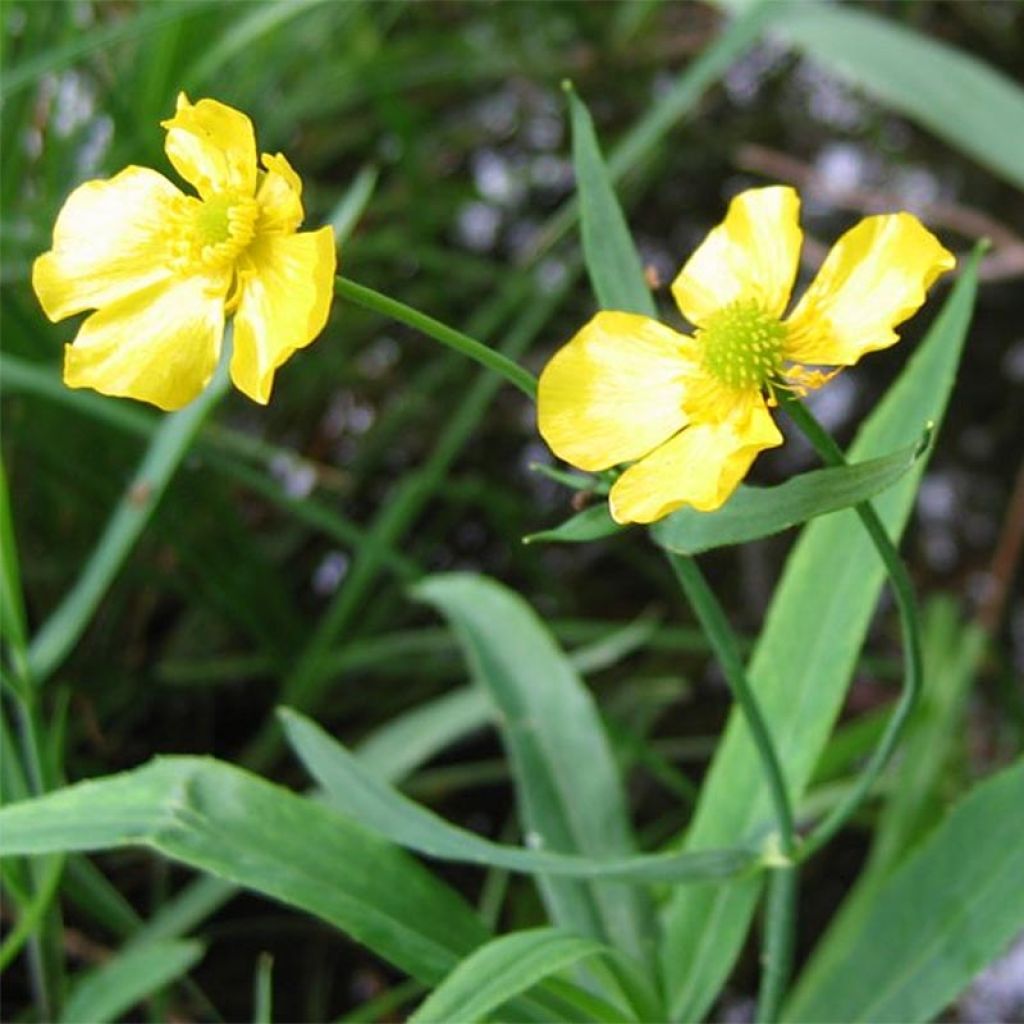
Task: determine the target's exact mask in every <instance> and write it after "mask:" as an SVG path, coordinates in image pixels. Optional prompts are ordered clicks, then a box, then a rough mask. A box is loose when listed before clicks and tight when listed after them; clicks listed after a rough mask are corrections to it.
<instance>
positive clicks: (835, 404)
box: [806, 373, 860, 433]
mask: <svg viewBox="0 0 1024 1024" xmlns="http://www.w3.org/2000/svg"><path fill="white" fill-rule="evenodd" d="M859 390H860V388H859V386H858V385H857V381H856V380H855V378H854V377H853V376H852V375H851V374H848V373H841V374H840V375H839V376H838V377H834V378H833V379H832V380H830V381H829V382H828V384H827V385H826V386H825V387H823V388H821V389H820V390H818V391H812V392H811V393H810V394H809V395H808V396H807V398H806V402H807V406H808V408H809V409H810V410H811V412H813V413H814V415H815V416H816V417H817V418H818V419H819V420H821V422H822V424H823V425H824V426H825V428H826V429H827V430H828V431H829V433H835V432H836V431H837V430H839V428H840V427H842V426H843V425H844V424H845V423H847V422H848V420H849V419H850V417H851V416H852V415H853V410H854V408H855V406H856V405H857V394H858V392H859Z"/></svg>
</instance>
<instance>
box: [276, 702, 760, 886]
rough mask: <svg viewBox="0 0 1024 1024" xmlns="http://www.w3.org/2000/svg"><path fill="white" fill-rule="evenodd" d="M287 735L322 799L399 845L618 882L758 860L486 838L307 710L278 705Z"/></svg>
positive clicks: (713, 874)
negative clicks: (581, 852)
mask: <svg viewBox="0 0 1024 1024" xmlns="http://www.w3.org/2000/svg"><path fill="white" fill-rule="evenodd" d="M279 714H280V716H281V720H282V722H283V724H284V729H285V733H286V735H287V737H288V741H289V743H290V744H291V745H292V748H293V749H294V750H295V752H296V754H298V755H299V757H300V758H301V760H302V763H303V764H304V765H305V766H306V768H307V769H308V770H309V773H310V774H311V775H312V776H313V777H314V778H315V779H316V781H317V782H318V783H319V784H320V785H321V786H322V787H323V789H324V791H325V793H326V795H327V798H328V800H329V801H330V803H332V804H333V805H334V806H336V807H337V808H338V809H339V810H340V811H341V812H342V813H344V814H345V815H347V816H348V817H351V818H353V819H355V820H356V821H358V822H359V823H360V824H362V825H365V826H366V827H367V828H371V829H373V830H374V831H375V832H379V833H380V834H381V835H382V836H384V837H385V838H387V839H390V840H391V841H392V842H394V843H397V844H398V845H400V846H405V847H408V848H409V849H412V850H416V851H418V852H419V853H423V854H426V855H427V856H428V857H438V858H440V859H442V860H454V861H461V862H463V863H469V864H482V865H486V866H489V867H500V868H507V869H509V870H511V871H521V872H526V873H529V874H550V875H563V876H566V877H572V878H606V879H615V880H616V881H620V882H634V883H635V882H654V881H661V882H690V881H707V880H709V879H715V878H726V877H729V876H732V875H735V874H738V873H739V872H741V871H744V870H747V869H749V868H750V867H751V866H752V865H753V864H754V863H755V862H756V860H757V857H756V855H755V854H754V853H753V852H752V851H749V850H721V851H719V850H707V851H703V852H700V853H688V854H680V853H678V852H672V853H664V854H653V855H648V856H634V857H627V858H622V857H620V858H614V859H613V858H601V859H597V858H590V857H578V856H573V855H572V854H559V853H549V852H545V851H542V850H526V849H523V848H521V847H516V846H506V845H502V844H501V843H496V842H492V841H491V840H489V839H485V838H483V837H482V836H479V835H477V834H476V833H474V832H470V831H468V830H466V829H462V828H458V827H457V826H455V825H451V824H449V823H448V822H446V821H444V819H442V818H439V817H438V816H437V815H436V814H434V813H433V812H432V811H429V810H428V809H427V808H425V807H421V806H420V805H419V804H417V803H414V802H413V801H412V800H410V799H408V798H407V797H405V796H403V795H402V794H401V793H399V792H398V790H396V789H393V788H391V787H390V786H388V785H387V784H386V783H385V782H383V781H382V780H381V779H379V778H377V777H375V776H374V775H373V774H372V773H371V772H369V771H367V769H366V768H365V767H363V765H362V764H361V763H360V759H359V758H357V757H355V756H354V755H353V754H351V753H349V751H347V750H346V749H345V748H344V747H343V746H342V745H341V744H340V743H338V742H337V740H334V739H332V738H331V737H330V736H328V735H327V733H325V732H324V731H323V729H321V728H320V727H319V726H318V725H316V724H315V723H314V722H311V721H310V720H309V719H308V718H304V717H303V716H302V715H299V714H296V712H294V711H291V710H289V709H287V708H282V709H281V710H280V711H279Z"/></svg>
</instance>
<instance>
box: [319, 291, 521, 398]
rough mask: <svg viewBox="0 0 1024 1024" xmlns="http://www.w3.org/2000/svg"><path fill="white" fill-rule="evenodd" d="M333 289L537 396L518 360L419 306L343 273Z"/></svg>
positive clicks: (343, 296)
mask: <svg viewBox="0 0 1024 1024" xmlns="http://www.w3.org/2000/svg"><path fill="white" fill-rule="evenodd" d="M334 291H335V293H336V294H338V295H340V296H341V297H342V298H345V299H351V300H352V301H353V302H355V303H357V304H358V305H360V306H362V307H363V308H364V309H370V310H373V312H375V313H380V314H382V315H383V316H386V317H389V318H390V319H392V320H397V321H398V322H399V323H403V324H406V325H407V326H409V327H412V328H413V329H414V330H417V331H420V332H421V333H422V334H426V335H427V336H428V337H431V338H433V339H434V340H435V341H439V342H441V344H442V345H447V346H448V347H449V348H451V349H454V350H455V351H456V352H458V353H460V354H461V355H464V356H468V357H469V358H470V359H472V360H474V361H475V362H477V363H479V364H480V365H481V366H485V367H486V368H487V369H488V370H493V371H494V372H495V373H498V374H500V375H501V376H502V377H504V378H505V380H507V381H508V382H509V383H510V384H512V385H514V386H515V387H517V388H519V390H520V391H522V392H523V394H524V395H526V396H527V397H528V398H536V396H537V381H536V380H535V379H534V377H533V374H531V373H530V372H529V370H525V369H523V367H521V366H520V365H519V364H518V363H516V362H513V361H512V360H511V359H509V358H508V356H504V355H502V354H501V353H500V352H497V351H495V350H494V349H493V348H489V347H488V346H487V345H484V344H483V343H482V342H479V341H476V340H475V339H474V338H471V337H470V336H469V335H468V334H463V333H462V332H461V331H456V330H455V329H454V328H452V327H448V326H447V325H446V324H443V323H441V321H440V320H435V319H434V318H433V317H432V316H427V314H426V313H421V312H420V311H419V310H417V309H413V308H412V306H407V305H406V304H405V303H404V302H399V301H398V300H397V299H392V298H390V297H389V296H387V295H382V294H381V293H380V292H377V291H374V290H373V289H372V288H367V287H366V286H365V285H362V284H356V282H355V281H349V280H348V279H347V278H344V277H337V278H335V280H334Z"/></svg>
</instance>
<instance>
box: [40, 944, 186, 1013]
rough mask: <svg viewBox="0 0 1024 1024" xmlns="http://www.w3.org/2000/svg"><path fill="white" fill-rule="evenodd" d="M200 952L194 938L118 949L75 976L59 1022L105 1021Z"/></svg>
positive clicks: (154, 988) (161, 983)
mask: <svg viewBox="0 0 1024 1024" xmlns="http://www.w3.org/2000/svg"><path fill="white" fill-rule="evenodd" d="M202 956H203V946H202V944H201V943H198V942H156V943H153V944H152V945H149V946H146V947H144V948H139V949H134V950H129V951H128V952H124V953H118V954H117V955H116V956H114V957H113V958H112V959H111V960H108V961H107V962H106V963H104V964H102V965H101V966H99V967H96V968H94V969H93V970H91V971H89V972H88V973H87V974H85V975H84V976H83V977H81V978H79V979H78V980H77V981H76V982H75V983H74V984H73V985H72V988H71V991H70V993H69V995H68V1001H67V1004H66V1005H65V1007H64V1012H63V1014H61V1018H60V1019H61V1024H105V1022H106V1021H113V1020H117V1019H118V1018H119V1017H121V1016H122V1015H123V1014H124V1013H125V1011H126V1010H130V1009H131V1008H132V1007H133V1006H134V1005H135V1004H136V1003H138V1002H140V1001H141V1000H143V999H145V998H146V997H147V996H148V995H150V994H151V993H153V992H156V991H158V990H159V989H161V988H163V987H164V986H165V985H167V984H169V983H170V982H172V981H174V980H175V979H176V978H179V977H181V975H183V974H184V973H185V972H186V971H188V970H190V969H191V968H192V967H193V966H194V965H195V964H197V963H198V962H199V961H200V960H201V959H202Z"/></svg>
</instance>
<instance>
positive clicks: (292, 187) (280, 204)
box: [256, 153, 304, 235]
mask: <svg viewBox="0 0 1024 1024" xmlns="http://www.w3.org/2000/svg"><path fill="white" fill-rule="evenodd" d="M263 166H264V167H265V168H266V169H267V171H266V174H264V175H263V176H262V180H261V181H260V187H259V191H258V192H257V193H256V199H257V202H258V203H259V207H260V221H259V227H258V229H257V231H258V233H264V232H266V233H271V234H285V235H290V234H291V233H292V232H293V231H295V230H296V229H297V228H298V226H299V225H300V224H301V223H302V218H303V216H304V214H303V210H302V180H301V179H300V178H299V176H298V175H297V174H296V173H295V171H294V170H293V169H292V165H291V164H290V163H288V161H287V159H285V157H284V155H283V154H281V153H277V154H275V155H273V156H271V155H270V154H269V153H264V154H263Z"/></svg>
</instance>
